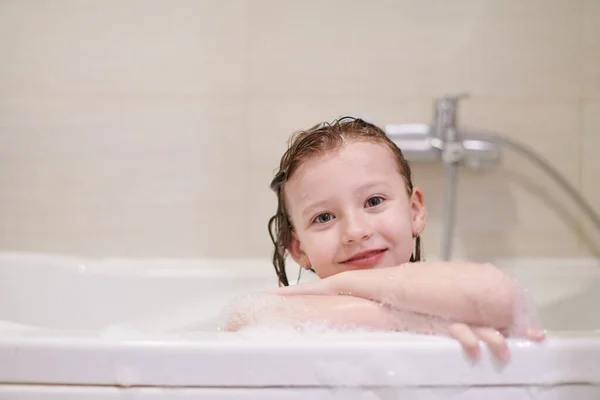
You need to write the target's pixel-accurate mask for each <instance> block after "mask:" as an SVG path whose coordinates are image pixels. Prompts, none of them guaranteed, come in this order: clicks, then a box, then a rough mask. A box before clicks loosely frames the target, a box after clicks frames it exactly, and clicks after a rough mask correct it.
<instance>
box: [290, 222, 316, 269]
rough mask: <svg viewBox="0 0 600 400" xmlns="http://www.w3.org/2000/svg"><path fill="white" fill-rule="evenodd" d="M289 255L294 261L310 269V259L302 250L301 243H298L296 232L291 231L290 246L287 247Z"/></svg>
mask: <svg viewBox="0 0 600 400" xmlns="http://www.w3.org/2000/svg"><path fill="white" fill-rule="evenodd" d="M288 251H289V252H290V255H291V256H292V258H293V259H294V261H295V262H296V264H298V265H300V266H301V267H302V268H304V269H310V268H311V266H310V260H309V259H308V256H307V255H306V253H305V252H304V250H302V245H301V243H300V239H298V234H297V233H296V232H294V231H292V240H291V241H290V248H289V249H288Z"/></svg>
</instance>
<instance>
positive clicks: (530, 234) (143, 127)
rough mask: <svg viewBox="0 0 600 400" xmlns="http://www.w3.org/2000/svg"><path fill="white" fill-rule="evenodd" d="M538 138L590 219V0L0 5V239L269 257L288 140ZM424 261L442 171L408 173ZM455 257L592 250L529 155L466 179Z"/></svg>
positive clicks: (129, 252) (2, 243) (28, 0)
mask: <svg viewBox="0 0 600 400" xmlns="http://www.w3.org/2000/svg"><path fill="white" fill-rule="evenodd" d="M455 92H468V93H470V98H469V99H467V100H465V101H464V102H463V104H462V105H461V110H460V119H461V123H462V124H465V125H469V126H474V127H480V128H485V129H491V130H497V131H500V132H502V133H504V134H506V135H507V136H510V137H513V138H515V139H518V140H520V141H522V142H524V143H526V144H529V145H531V146H533V147H534V148H536V149H537V150H538V151H539V152H540V153H541V154H542V155H543V156H545V157H546V158H547V159H549V160H550V161H551V162H552V163H553V164H554V166H555V167H557V168H558V169H559V170H560V171H561V172H562V173H563V174H564V175H565V176H566V177H567V178H568V179H569V180H570V182H572V183H573V184H574V185H575V186H576V187H577V188H578V189H579V190H580V191H581V192H582V193H583V194H584V195H585V196H587V198H588V199H589V201H590V202H591V204H592V205H593V206H595V207H596V209H600V184H599V183H598V182H600V179H599V176H600V157H598V156H597V152H598V150H597V149H600V2H599V1H597V0H536V1H517V0H510V1H506V0H486V1H481V0H456V1H452V2H444V1H438V0H419V1H415V0H412V1H411V0H401V1H399V0H393V1H384V0H375V1H373V0H370V1H342V0H337V1H333V0H332V1H325V2H323V1H315V0H307V1H275V0H252V1H250V0H247V1H245V0H228V1H222V0H205V1H192V0H190V1H185V0H179V1H175V2H172V1H166V0H163V1H159V0H151V1H148V0H144V1H142V0H137V1H132V0H107V1H99V0H98V1H76V0H70V1H69V0H54V1H52V2H46V1H41V0H39V1H34V0H19V1H17V0H13V1H11V0H1V1H0V221H1V222H0V250H6V251H14V250H16V251H39V252H55V253H70V254H82V255H89V256H135V257H153V256H161V257H162V256H164V257H200V256H215V257H230V256H231V257H244V256H263V257H269V256H270V252H271V245H270V240H269V236H268V234H267V230H266V226H267V220H268V218H269V216H270V215H271V214H272V213H273V212H274V210H275V197H274V194H273V193H271V192H270V191H269V189H268V184H269V181H270V179H271V177H272V173H273V171H274V169H275V167H276V165H277V162H278V159H279V156H280V155H281V153H282V151H283V150H284V149H285V146H286V139H287V137H288V135H289V134H290V133H291V132H293V131H295V130H297V129H301V128H306V127H308V126H310V125H312V124H314V123H316V122H318V121H321V120H327V119H332V118H335V117H337V116H340V115H345V114H352V115H359V116H363V117H365V118H368V119H370V120H371V121H373V122H376V123H378V124H380V125H382V126H383V125H385V124H388V123H402V122H411V121H423V122H427V121H429V120H430V119H431V116H432V101H433V99H434V98H435V97H436V96H440V95H443V94H445V93H455ZM414 170H415V178H416V184H417V185H419V186H421V187H423V189H424V190H425V199H426V202H427V205H428V208H429V221H428V226H427V229H426V234H425V235H424V236H425V237H424V245H425V251H426V254H427V255H428V256H429V257H436V256H437V255H438V254H439V237H440V232H441V201H442V180H441V169H440V167H439V166H422V165H415V166H414ZM459 182H460V186H459V190H458V198H459V204H458V229H457V234H456V239H455V240H456V242H455V245H456V252H455V255H456V256H457V257H460V258H463V257H466V258H471V259H482V260H491V259H494V258H497V257H512V256H518V257H521V256H530V257H538V256H539V257H573V256H589V255H593V254H596V255H597V254H598V253H600V235H597V234H594V232H593V230H592V229H591V227H590V226H588V225H587V223H586V221H585V220H584V219H583V218H582V217H581V215H580V213H578V212H577V211H576V210H575V208H574V203H573V202H571V201H570V200H568V198H567V197H566V196H565V195H564V194H563V193H562V192H560V191H559V189H558V187H557V186H556V185H555V184H553V183H552V181H550V180H549V179H547V178H546V177H545V176H544V174H542V173H541V172H540V171H539V170H538V169H537V168H536V167H535V166H534V165H532V164H531V163H530V162H528V161H527V160H524V159H522V158H521V157H519V156H517V155H515V154H513V153H511V152H506V153H505V156H504V163H503V166H502V167H501V168H500V169H498V170H496V171H494V172H492V173H487V174H476V173H473V172H469V171H461V173H460V177H459Z"/></svg>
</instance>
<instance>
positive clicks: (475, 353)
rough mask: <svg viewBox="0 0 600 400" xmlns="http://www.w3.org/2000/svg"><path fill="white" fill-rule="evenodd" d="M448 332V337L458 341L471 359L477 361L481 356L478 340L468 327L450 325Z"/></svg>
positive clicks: (458, 324) (457, 324)
mask: <svg viewBox="0 0 600 400" xmlns="http://www.w3.org/2000/svg"><path fill="white" fill-rule="evenodd" d="M448 331H449V333H450V336H452V337H453V338H454V339H456V340H458V342H459V343H460V344H461V345H462V347H463V348H464V350H465V352H466V353H467V355H468V356H469V357H470V358H471V359H473V360H477V359H479V357H480V355H481V351H480V348H479V339H478V337H477V336H476V335H475V333H474V332H473V330H472V329H471V328H470V327H469V326H468V325H465V324H461V323H456V324H452V325H450V326H449V327H448Z"/></svg>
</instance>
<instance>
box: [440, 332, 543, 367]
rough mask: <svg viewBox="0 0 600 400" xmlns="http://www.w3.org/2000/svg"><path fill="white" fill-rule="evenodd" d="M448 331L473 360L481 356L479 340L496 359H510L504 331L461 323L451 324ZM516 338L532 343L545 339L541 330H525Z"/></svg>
mask: <svg viewBox="0 0 600 400" xmlns="http://www.w3.org/2000/svg"><path fill="white" fill-rule="evenodd" d="M448 331H449V334H450V336H452V337H453V338H454V339H456V340H458V342H459V343H460V344H461V345H462V346H463V348H464V349H465V352H466V353H467V355H468V356H469V357H470V358H471V359H473V360H477V359H479V357H480V355H481V350H480V348H479V341H480V340H481V341H483V342H484V343H486V344H487V345H488V346H489V347H490V350H491V351H492V353H493V354H494V356H495V357H496V358H498V359H500V360H502V361H508V359H509V358H510V352H509V350H508V344H507V343H506V337H508V333H507V331H506V330H503V332H500V331H497V330H495V329H493V328H487V327H474V326H469V325H466V324H463V323H453V324H451V325H450V326H449V328H448ZM517 337H523V338H524V339H527V340H531V341H534V342H541V341H543V340H544V339H545V338H546V334H545V332H544V331H543V330H541V329H537V328H526V329H525V330H524V331H523V332H521V333H520V334H519V335H517Z"/></svg>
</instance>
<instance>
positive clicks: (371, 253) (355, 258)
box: [342, 249, 387, 264]
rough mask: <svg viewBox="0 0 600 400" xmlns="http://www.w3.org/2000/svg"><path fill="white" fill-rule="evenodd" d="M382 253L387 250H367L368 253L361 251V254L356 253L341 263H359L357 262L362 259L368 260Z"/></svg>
mask: <svg viewBox="0 0 600 400" xmlns="http://www.w3.org/2000/svg"><path fill="white" fill-rule="evenodd" d="M384 251H387V249H377V250H369V251H363V252H362V253H358V254H357V255H355V256H352V257H351V258H349V259H347V260H345V261H342V264H343V263H349V262H354V261H359V260H364V259H368V258H370V257H373V256H376V255H378V254H380V253H383V252H384Z"/></svg>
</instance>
